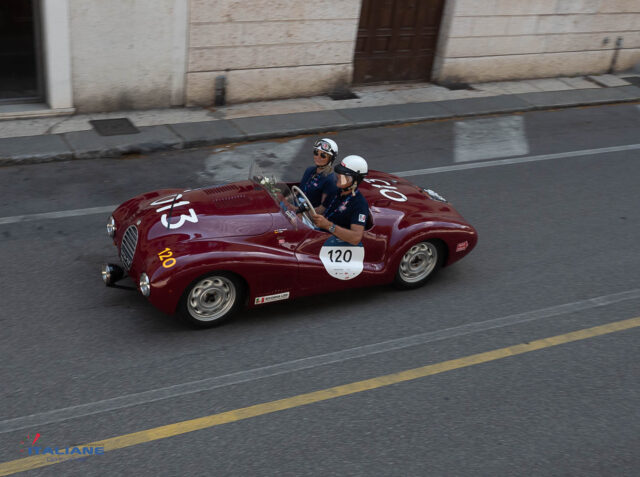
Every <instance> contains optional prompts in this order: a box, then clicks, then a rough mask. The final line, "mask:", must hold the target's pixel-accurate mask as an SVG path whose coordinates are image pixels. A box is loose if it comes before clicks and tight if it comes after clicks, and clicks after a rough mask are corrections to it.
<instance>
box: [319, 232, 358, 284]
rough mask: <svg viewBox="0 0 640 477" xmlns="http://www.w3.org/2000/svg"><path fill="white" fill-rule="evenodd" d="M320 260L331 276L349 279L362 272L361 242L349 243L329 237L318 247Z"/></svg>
mask: <svg viewBox="0 0 640 477" xmlns="http://www.w3.org/2000/svg"><path fill="white" fill-rule="evenodd" d="M320 260H321V261H322V264H323V265H324V268H325V270H327V272H328V273H329V275H331V276H332V277H334V278H337V279H339V280H351V279H352V278H355V277H357V276H358V275H360V273H362V269H363V265H364V247H363V246H362V244H358V245H351V244H350V243H347V242H343V241H342V240H339V239H337V238H336V237H331V238H329V239H328V240H327V241H326V242H325V243H324V245H323V246H322V248H321V249H320Z"/></svg>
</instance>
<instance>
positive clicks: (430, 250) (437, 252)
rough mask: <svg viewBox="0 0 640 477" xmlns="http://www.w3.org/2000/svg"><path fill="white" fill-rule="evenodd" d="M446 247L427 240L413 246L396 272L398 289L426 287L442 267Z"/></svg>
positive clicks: (403, 257)
mask: <svg viewBox="0 0 640 477" xmlns="http://www.w3.org/2000/svg"><path fill="white" fill-rule="evenodd" d="M443 262H444V246H443V245H442V243H441V242H439V241H434V240H427V241H425V242H419V243H417V244H414V245H412V246H411V247H409V249H408V250H407V251H406V252H405V253H404V255H403V256H402V259H401V260H400V264H399V265H398V270H397V272H396V278H395V285H396V286H397V287H398V288H405V289H407V288H417V287H419V286H422V285H424V284H425V283H426V282H427V280H429V279H430V278H431V277H432V276H433V275H435V273H436V272H437V271H438V270H439V269H440V267H442V263H443Z"/></svg>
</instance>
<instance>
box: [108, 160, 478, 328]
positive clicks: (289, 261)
mask: <svg viewBox="0 0 640 477" xmlns="http://www.w3.org/2000/svg"><path fill="white" fill-rule="evenodd" d="M249 177H250V178H249V180H246V181H241V182H233V183H228V184H222V185H214V186H210V187H204V188H200V189H194V190H176V189H165V190H158V191H154V192H149V193H146V194H142V195H139V196H137V197H135V198H133V199H131V200H128V201H127V202H125V203H123V204H122V205H120V206H119V207H118V208H117V209H116V210H115V211H114V212H113V215H112V216H111V217H110V218H109V222H108V224H107V232H108V234H109V236H111V237H112V238H113V243H114V244H115V245H116V247H117V248H118V253H119V256H120V261H121V264H122V265H121V266H120V265H115V264H105V265H103V267H102V278H103V280H104V282H105V283H106V284H107V285H113V284H114V283H115V282H116V281H118V280H119V279H120V278H122V277H123V276H124V275H125V274H128V275H129V276H130V277H131V278H132V279H133V280H134V282H135V283H137V284H138V289H139V290H140V292H141V293H142V294H143V295H144V296H146V297H147V298H148V300H149V301H150V302H151V303H152V304H153V305H154V306H155V307H157V308H159V309H160V310H162V311H164V312H167V313H175V312H176V311H177V312H179V314H180V315H182V316H183V317H184V318H186V320H187V321H189V322H191V323H193V324H195V325H197V326H212V325H215V324H219V323H221V322H222V321H224V320H226V319H227V318H229V317H230V316H231V315H232V314H233V312H234V311H236V310H237V309H238V308H239V307H241V306H243V305H248V306H249V307H254V306H262V305H263V304H266V303H271V302H275V301H280V300H289V299H293V298H296V297H301V296H305V295H311V294H317V293H327V292H331V291H335V290H342V289H347V288H355V287H362V286H370V285H380V284H386V283H395V284H396V285H397V286H399V287H401V288H415V287H418V286H420V285H422V284H424V283H425V282H426V281H427V280H428V279H429V278H430V277H431V276H432V275H433V274H434V273H435V272H436V271H437V270H438V269H439V268H440V267H442V266H447V265H451V264H452V263H454V262H457V261H458V260H460V259H461V258H462V257H464V256H465V255H467V254H468V253H469V252H470V251H471V250H472V249H473V248H474V247H475V245H476V243H477V240H478V237H477V233H476V231H475V229H474V228H473V227H472V226H471V225H469V224H468V223H467V222H466V221H465V220H464V218H462V216H461V215H460V214H459V213H458V212H456V211H455V210H454V208H453V207H452V206H451V204H449V203H448V202H447V201H446V200H445V199H444V198H442V197H441V196H439V195H438V194H437V193H436V192H434V191H432V190H424V189H421V188H419V187H417V186H415V185H413V184H411V183H410V182H408V181H406V180H404V179H402V178H400V177H396V176H393V175H391V174H385V173H383V172H378V171H370V172H369V174H368V175H367V177H366V179H365V180H364V182H363V183H362V184H361V185H360V191H361V192H362V194H363V195H364V197H365V198H366V199H367V201H368V203H369V208H370V211H371V214H370V219H369V221H368V223H367V226H366V230H365V233H364V236H363V238H362V242H361V243H360V244H358V245H351V244H348V243H346V242H341V241H339V240H338V239H336V238H335V237H334V236H333V235H331V234H329V233H328V232H326V231H324V230H318V229H315V228H314V227H313V225H312V223H311V222H310V220H309V218H308V217H305V214H296V211H298V210H299V206H300V204H301V203H302V202H304V197H303V194H302V193H301V191H299V189H298V188H297V187H295V186H296V184H292V183H284V182H280V181H278V179H277V178H275V177H274V176H270V175H266V174H264V173H263V172H262V171H261V170H260V168H259V167H258V166H257V165H256V164H254V165H253V166H252V168H251V171H250V173H249Z"/></svg>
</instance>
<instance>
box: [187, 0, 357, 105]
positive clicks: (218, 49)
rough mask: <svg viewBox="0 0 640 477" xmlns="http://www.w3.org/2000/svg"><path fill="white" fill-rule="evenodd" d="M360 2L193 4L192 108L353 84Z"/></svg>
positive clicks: (208, 0) (207, 0) (224, 0)
mask: <svg viewBox="0 0 640 477" xmlns="http://www.w3.org/2000/svg"><path fill="white" fill-rule="evenodd" d="M360 4H361V0H317V1H309V0H252V1H246V0H216V1H212V0H191V2H190V16H189V18H190V20H189V35H188V36H189V46H188V54H187V80H186V100H187V101H186V102H187V105H209V104H212V103H213V100H214V94H215V93H214V83H215V78H216V77H217V76H219V75H224V76H225V77H226V86H227V90H226V100H227V102H229V103H235V102H242V101H252V100H262V99H273V98H287V97H296V96H310V95H314V94H322V93H325V92H328V91H330V90H332V89H333V88H335V87H336V86H338V85H340V84H349V83H350V82H351V76H352V72H353V52H354V47H355V40H356V31H357V27H358V22H359V18H360Z"/></svg>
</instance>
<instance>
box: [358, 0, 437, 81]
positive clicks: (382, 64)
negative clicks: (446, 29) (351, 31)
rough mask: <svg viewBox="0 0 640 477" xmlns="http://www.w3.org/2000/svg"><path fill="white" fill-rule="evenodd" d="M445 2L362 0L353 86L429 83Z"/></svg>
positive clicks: (433, 0)
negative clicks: (400, 82)
mask: <svg viewBox="0 0 640 477" xmlns="http://www.w3.org/2000/svg"><path fill="white" fill-rule="evenodd" d="M443 7H444V0H363V1H362V10H361V13H360V26H359V28H358V38H357V41H356V51H355V57H354V75H353V82H354V83H377V82H382V81H413V80H428V79H430V75H431V67H432V65H433V59H434V56H435V49H436V43H437V40H438V30H439V27H440V20H441V17H442V10H443Z"/></svg>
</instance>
